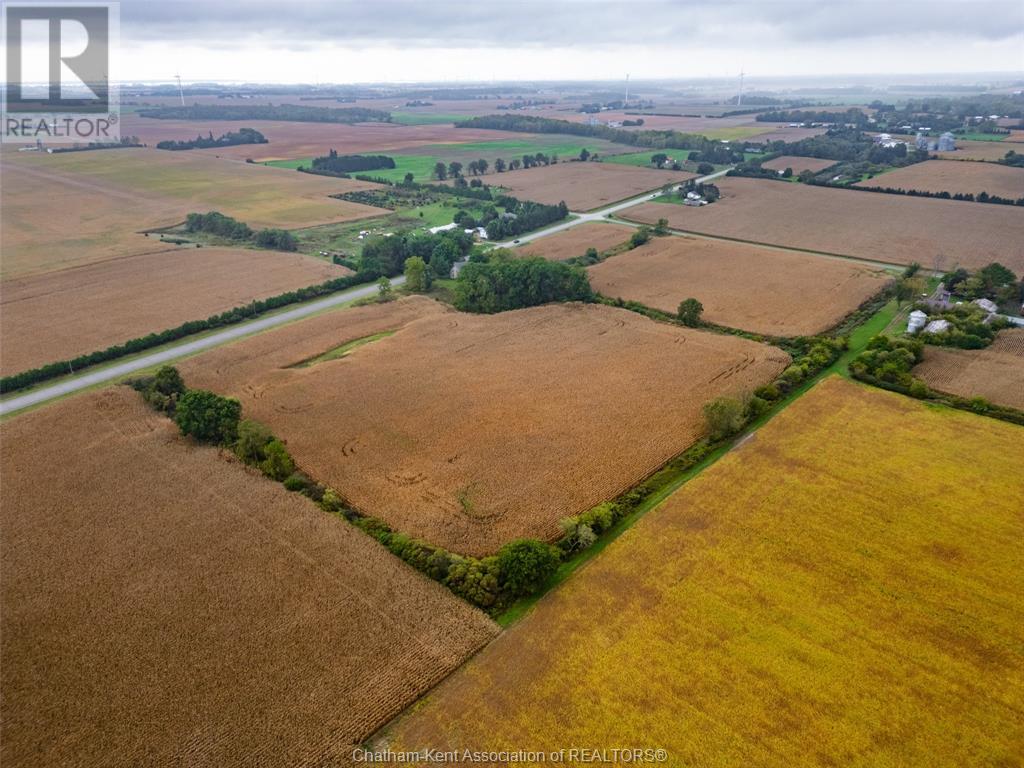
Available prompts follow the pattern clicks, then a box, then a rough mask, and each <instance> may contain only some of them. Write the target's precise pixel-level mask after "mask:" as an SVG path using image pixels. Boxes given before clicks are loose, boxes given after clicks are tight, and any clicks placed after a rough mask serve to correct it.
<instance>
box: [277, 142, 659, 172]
mask: <svg viewBox="0 0 1024 768" xmlns="http://www.w3.org/2000/svg"><path fill="white" fill-rule="evenodd" d="M583 149H587V150H589V151H590V152H596V153H598V154H599V155H601V156H609V155H611V154H613V153H621V152H623V151H625V150H626V149H627V148H626V147H625V146H623V145H621V144H613V143H612V142H610V141H603V140H600V139H594V140H590V141H583V140H581V139H578V138H575V137H573V138H570V139H560V138H552V137H550V136H538V137H537V138H532V137H531V138H528V139H503V140H497V141H474V142H467V143H465V144H431V145H429V146H425V147H419V148H417V149H416V150H415V152H408V153H404V152H392V153H389V156H390V157H393V158H394V160H395V167H394V168H387V169H381V170H376V171H367V172H366V174H365V175H367V176H374V177H378V178H381V179H387V180H388V181H402V180H403V179H404V178H405V174H407V173H411V174H412V175H413V178H414V179H415V180H416V181H419V182H425V181H431V180H432V178H433V176H432V174H433V172H434V166H435V165H436V164H437V163H438V162H443V163H445V164H447V163H450V162H453V161H456V162H460V163H462V164H463V165H467V164H468V163H469V162H470V161H472V160H478V159H481V158H482V159H484V160H486V161H487V162H488V163H490V165H491V168H492V169H493V167H494V161H495V160H496V159H498V158H501V159H503V160H505V162H506V163H507V162H509V161H511V160H513V159H515V158H520V159H521V158H522V156H523V155H527V154H529V155H534V154H536V153H538V152H542V153H543V154H545V155H549V156H550V155H558V157H559V159H560V160H568V159H569V158H571V157H578V156H579V154H580V152H581V151H582V150H583ZM648 158H650V154H649V153H648ZM609 159H610V158H609ZM312 163H313V158H310V157H302V158H294V159H291V160H270V161H268V162H267V163H266V165H273V166H275V167H278V168H298V167H299V166H300V165H304V166H306V167H309V166H310V165H312ZM464 173H465V171H464ZM353 175H355V174H353Z"/></svg>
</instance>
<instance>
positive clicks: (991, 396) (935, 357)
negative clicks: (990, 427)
mask: <svg viewBox="0 0 1024 768" xmlns="http://www.w3.org/2000/svg"><path fill="white" fill-rule="evenodd" d="M914 375H915V376H917V377H918V378H920V379H923V380H924V382H925V383H926V384H927V385H928V386H929V387H932V388H933V389H937V390H939V391H940V392H949V393H950V394H953V395H960V396H961V397H984V398H985V399H986V400H989V401H990V402H993V403H998V404H999V405H1008V406H1010V407H1012V408H1020V409H1022V410H1024V328H1012V329H1009V330H1005V331H1000V332H999V335H998V336H996V340H995V341H994V342H992V345H991V346H989V347H986V348H985V349H950V348H948V347H934V346H931V345H928V346H926V347H925V350H924V361H923V362H921V364H920V365H917V366H916V367H915V368H914Z"/></svg>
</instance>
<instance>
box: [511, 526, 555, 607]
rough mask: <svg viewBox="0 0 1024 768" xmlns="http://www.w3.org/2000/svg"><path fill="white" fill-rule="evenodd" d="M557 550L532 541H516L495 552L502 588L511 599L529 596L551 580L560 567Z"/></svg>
mask: <svg viewBox="0 0 1024 768" xmlns="http://www.w3.org/2000/svg"><path fill="white" fill-rule="evenodd" d="M559 559H560V558H559V556H558V550H557V549H555V547H552V546H551V545H550V544H545V543H544V542H542V541H536V540H535V539H519V540H518V541H512V542H509V543H508V544H506V545H505V546H503V547H502V548H501V550H500V551H499V552H498V568H499V571H500V573H501V586H502V588H503V589H504V590H505V591H506V592H508V594H509V595H511V596H516V597H517V596H521V595H529V594H532V593H534V592H536V591H537V590H538V589H540V588H541V587H542V586H543V585H544V583H545V582H546V581H547V580H548V579H549V578H551V576H552V574H554V572H555V570H556V569H557V568H558V563H559Z"/></svg>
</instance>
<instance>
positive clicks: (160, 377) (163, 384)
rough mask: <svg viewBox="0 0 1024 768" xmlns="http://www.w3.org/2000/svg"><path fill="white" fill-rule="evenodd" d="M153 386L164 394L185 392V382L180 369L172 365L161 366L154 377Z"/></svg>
mask: <svg viewBox="0 0 1024 768" xmlns="http://www.w3.org/2000/svg"><path fill="white" fill-rule="evenodd" d="M152 387H153V389H154V390H156V391H157V392H159V393H160V394H162V395H167V396H168V397H170V396H171V395H181V394H184V392H185V382H184V380H183V379H182V378H181V374H180V373H178V369H177V368H175V367H174V366H172V365H164V366H161V368H160V370H158V371H157V372H156V375H155V376H154V377H153V384H152Z"/></svg>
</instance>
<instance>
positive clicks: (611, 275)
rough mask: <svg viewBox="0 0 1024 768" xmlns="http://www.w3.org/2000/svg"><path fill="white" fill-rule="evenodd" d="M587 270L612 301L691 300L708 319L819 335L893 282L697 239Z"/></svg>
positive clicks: (661, 241)
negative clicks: (696, 303)
mask: <svg viewBox="0 0 1024 768" xmlns="http://www.w3.org/2000/svg"><path fill="white" fill-rule="evenodd" d="M662 207H668V206H662ZM587 274H588V276H589V277H590V284H591V286H593V288H594V290H596V291H597V292H599V293H601V294H603V295H604V296H608V297H609V298H621V299H626V300H630V301H638V302H640V303H641V304H646V305H647V306H649V307H653V308H655V309H660V310H662V311H663V312H669V313H673V314H674V313H675V312H676V310H677V308H678V307H679V303H680V302H681V301H683V300H684V299H687V298H691V297H692V298H695V299H697V300H698V301H700V302H701V304H703V305H704V314H703V319H704V320H706V321H709V322H712V323H716V324H718V325H726V326H729V327H731V328H741V329H743V330H745V331H752V332H754V333H764V334H769V335H772V336H805V335H811V334H815V333H821V332H822V331H825V330H827V329H829V328H831V327H832V326H834V325H836V324H837V323H839V321H841V320H842V319H843V318H844V317H845V316H846V315H847V314H849V313H850V312H852V311H853V310H855V309H857V307H858V306H860V305H861V304H862V303H864V302H865V301H867V300H868V299H869V298H871V296H873V295H875V294H876V293H878V292H879V291H880V290H882V288H884V287H885V285H886V284H887V283H888V282H889V280H890V278H889V277H888V276H887V275H886V274H885V272H883V271H882V270H879V269H874V268H872V267H868V266H864V265H859V264H856V263H853V262H850V261H846V260H843V259H830V258H828V257H824V256H812V255H810V254H804V253H797V252H795V251H782V250H778V249H775V248H764V247H760V246H755V245H747V244H745V243H734V242H730V241H727V240H710V239H704V238H695V237H658V238H654V239H653V240H651V241H650V242H649V243H647V244H646V245H643V246H641V247H639V248H634V249H632V250H629V251H626V252H625V253H621V254H619V255H617V256H612V257H611V258H609V259H606V260H605V261H603V262H601V263H600V264H596V265H594V266H592V267H589V268H588V269H587Z"/></svg>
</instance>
